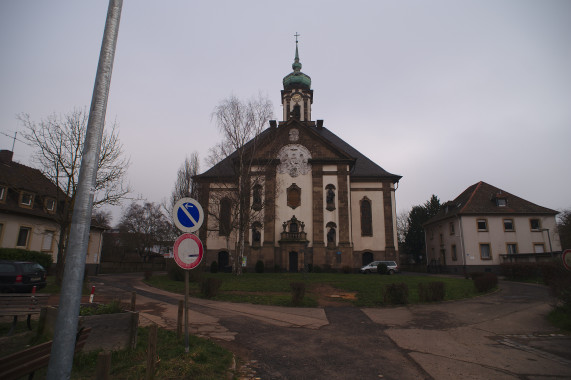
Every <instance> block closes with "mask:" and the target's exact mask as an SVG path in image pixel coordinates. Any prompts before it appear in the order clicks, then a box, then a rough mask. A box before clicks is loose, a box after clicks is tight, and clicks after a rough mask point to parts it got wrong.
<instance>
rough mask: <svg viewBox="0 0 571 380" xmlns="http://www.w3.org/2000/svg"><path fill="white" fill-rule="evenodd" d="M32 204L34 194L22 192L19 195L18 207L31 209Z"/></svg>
mask: <svg viewBox="0 0 571 380" xmlns="http://www.w3.org/2000/svg"><path fill="white" fill-rule="evenodd" d="M33 203H34V194H32V193H26V192H22V193H20V206H23V207H28V208H32V204H33Z"/></svg>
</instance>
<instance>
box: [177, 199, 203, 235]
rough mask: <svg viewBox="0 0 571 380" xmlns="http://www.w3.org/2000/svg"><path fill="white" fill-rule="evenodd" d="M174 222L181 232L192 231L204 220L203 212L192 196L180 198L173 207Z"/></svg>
mask: <svg viewBox="0 0 571 380" xmlns="http://www.w3.org/2000/svg"><path fill="white" fill-rule="evenodd" d="M172 217H173V221H174V224H175V225H176V226H177V227H178V229H179V230H181V231H183V232H194V231H196V230H198V229H199V228H200V226H201V225H202V222H203V221H204V212H203V211H202V207H201V206H200V203H198V202H197V201H196V200H194V199H192V198H182V199H180V200H179V201H178V202H176V204H175V205H174V207H173V210H172Z"/></svg>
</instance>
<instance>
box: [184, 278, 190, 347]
mask: <svg viewBox="0 0 571 380" xmlns="http://www.w3.org/2000/svg"><path fill="white" fill-rule="evenodd" d="M188 277H189V276H188V270H185V271H184V344H185V346H184V352H186V353H188V352H189V351H190V348H189V347H188V280H189V278H188Z"/></svg>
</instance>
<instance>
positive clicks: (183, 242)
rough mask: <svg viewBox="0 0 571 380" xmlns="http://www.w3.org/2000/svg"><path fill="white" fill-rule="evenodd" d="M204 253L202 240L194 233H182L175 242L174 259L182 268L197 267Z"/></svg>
mask: <svg viewBox="0 0 571 380" xmlns="http://www.w3.org/2000/svg"><path fill="white" fill-rule="evenodd" d="M203 255H204V248H203V247H202V242H201V241H200V239H199V238H198V236H196V235H194V234H182V235H180V236H179V237H178V239H176V241H175V242H174V261H176V263H177V264H178V266H179V267H181V268H182V269H194V268H196V267H197V266H198V264H200V262H201V261H202V256H203Z"/></svg>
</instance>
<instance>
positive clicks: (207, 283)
mask: <svg viewBox="0 0 571 380" xmlns="http://www.w3.org/2000/svg"><path fill="white" fill-rule="evenodd" d="M220 285H222V280H220V279H219V278H210V277H209V278H205V279H204V280H202V282H201V283H200V293H201V294H202V295H203V296H204V297H205V298H212V297H216V295H217V294H218V290H219V289H220Z"/></svg>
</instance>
